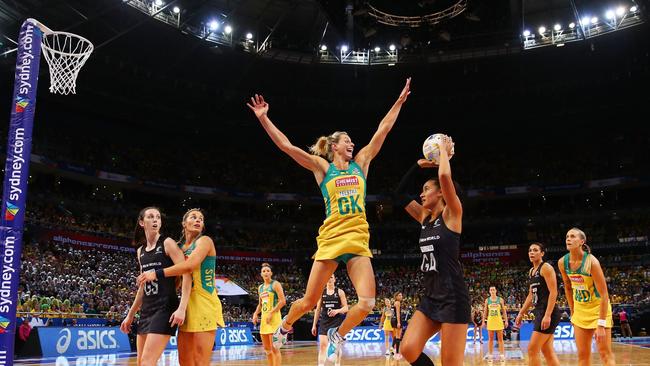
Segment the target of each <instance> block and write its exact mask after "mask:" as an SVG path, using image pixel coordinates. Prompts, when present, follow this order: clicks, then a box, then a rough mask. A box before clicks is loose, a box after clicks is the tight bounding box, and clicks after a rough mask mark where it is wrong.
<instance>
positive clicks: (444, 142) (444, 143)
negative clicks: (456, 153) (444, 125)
mask: <svg viewBox="0 0 650 366" xmlns="http://www.w3.org/2000/svg"><path fill="white" fill-rule="evenodd" d="M438 145H439V146H440V151H442V150H445V151H446V152H447V155H449V157H450V158H451V156H452V155H453V154H452V150H453V148H454V141H453V140H452V139H451V137H449V136H447V135H442V138H441V139H440V143H439V144H438Z"/></svg>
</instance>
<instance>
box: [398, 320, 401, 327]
mask: <svg viewBox="0 0 650 366" xmlns="http://www.w3.org/2000/svg"><path fill="white" fill-rule="evenodd" d="M397 327H398V328H401V327H402V323H401V322H400V321H399V320H398V321H397Z"/></svg>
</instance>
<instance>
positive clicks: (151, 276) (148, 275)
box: [136, 271, 156, 287]
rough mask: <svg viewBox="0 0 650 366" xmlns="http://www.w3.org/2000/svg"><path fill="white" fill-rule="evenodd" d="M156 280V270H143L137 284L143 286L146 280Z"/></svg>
mask: <svg viewBox="0 0 650 366" xmlns="http://www.w3.org/2000/svg"><path fill="white" fill-rule="evenodd" d="M155 280H156V272H155V271H147V272H142V273H141V274H140V275H139V276H138V279H137V281H136V282H137V284H138V287H139V286H141V285H142V284H143V283H145V282H152V281H155Z"/></svg>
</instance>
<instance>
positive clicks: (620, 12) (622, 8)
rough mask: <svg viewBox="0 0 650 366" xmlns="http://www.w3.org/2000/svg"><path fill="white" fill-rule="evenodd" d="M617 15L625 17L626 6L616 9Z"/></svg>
mask: <svg viewBox="0 0 650 366" xmlns="http://www.w3.org/2000/svg"><path fill="white" fill-rule="evenodd" d="M616 15H618V17H619V18H620V17H622V16H623V15H625V7H624V6H619V7H618V8H617V9H616Z"/></svg>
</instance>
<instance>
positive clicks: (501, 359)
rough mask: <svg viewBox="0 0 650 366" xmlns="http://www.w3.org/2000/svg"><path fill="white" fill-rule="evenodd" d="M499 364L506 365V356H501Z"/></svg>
mask: <svg viewBox="0 0 650 366" xmlns="http://www.w3.org/2000/svg"><path fill="white" fill-rule="evenodd" d="M499 363H500V364H501V366H503V365H505V364H506V355H501V358H500V360H499Z"/></svg>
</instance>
